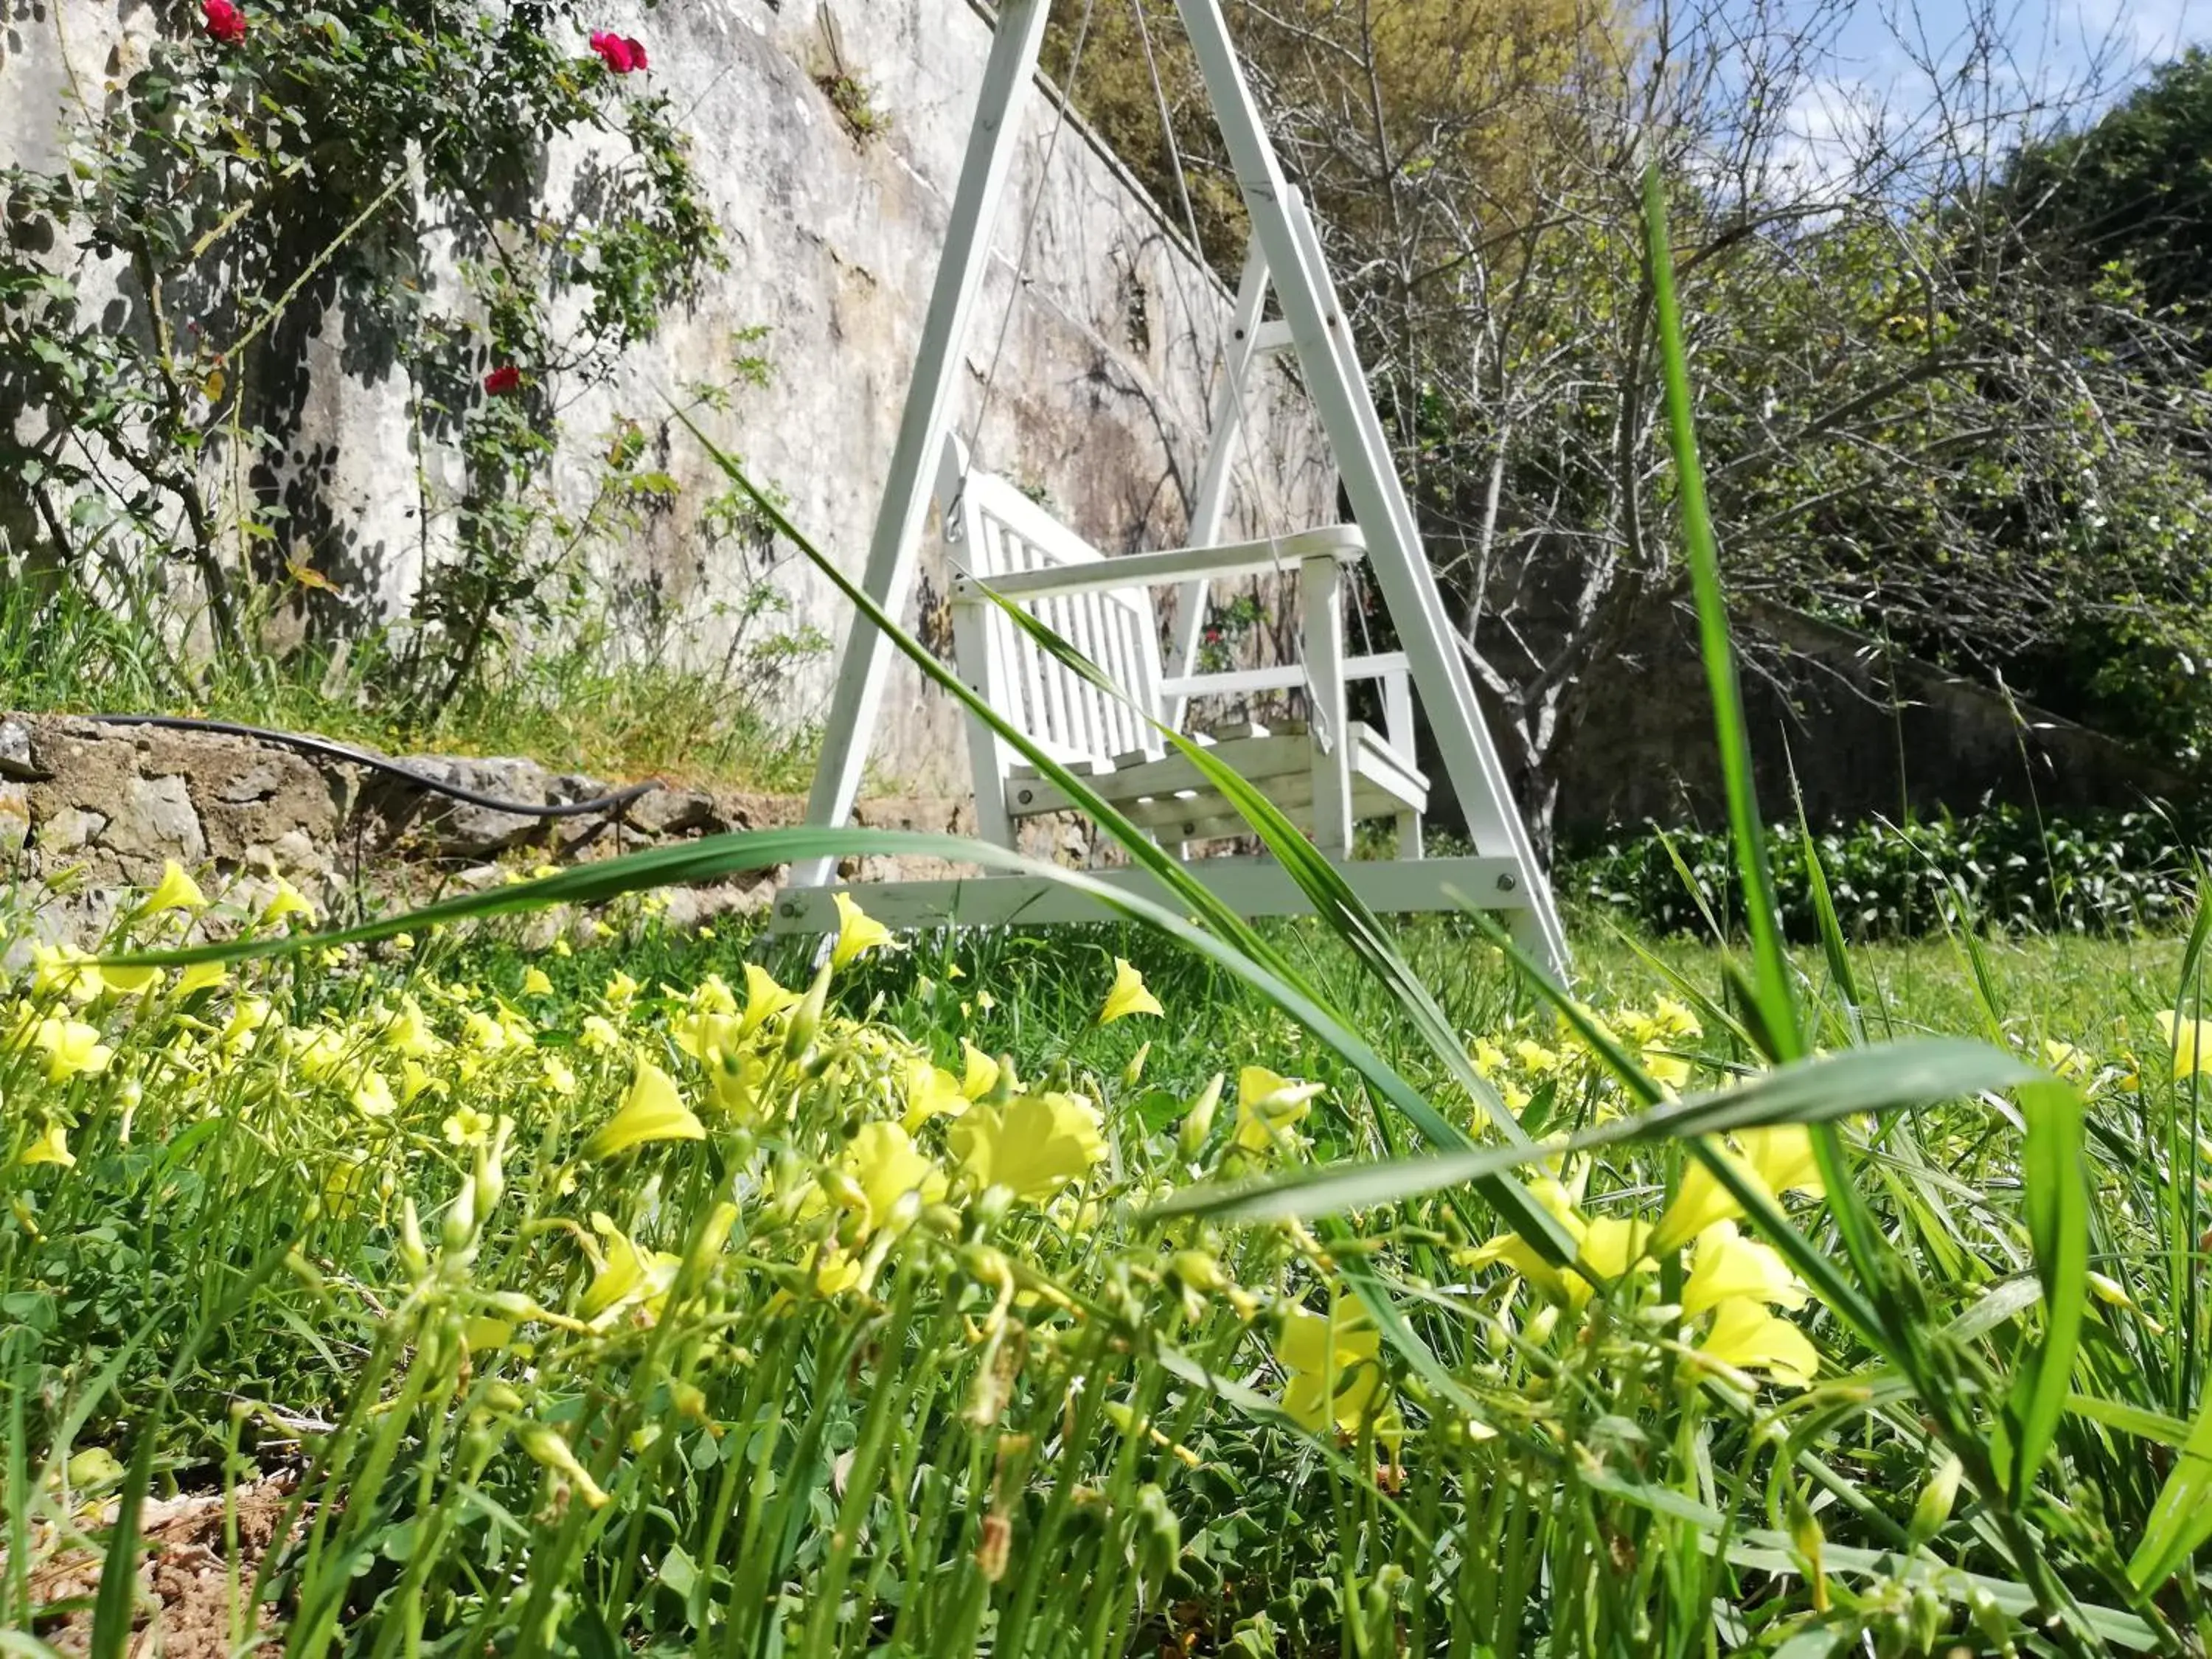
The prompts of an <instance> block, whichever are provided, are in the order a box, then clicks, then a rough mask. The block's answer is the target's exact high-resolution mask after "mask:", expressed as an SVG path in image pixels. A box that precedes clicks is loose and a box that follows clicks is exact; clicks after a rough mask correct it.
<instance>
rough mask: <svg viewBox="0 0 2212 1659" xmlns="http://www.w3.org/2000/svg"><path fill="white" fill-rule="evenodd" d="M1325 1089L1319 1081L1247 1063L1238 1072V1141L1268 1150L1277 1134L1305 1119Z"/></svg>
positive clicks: (1251, 1148) (1249, 1149) (1250, 1148)
mask: <svg viewBox="0 0 2212 1659" xmlns="http://www.w3.org/2000/svg"><path fill="white" fill-rule="evenodd" d="M1321 1093H1322V1085H1320V1084H1318V1083H1303V1082H1300V1081H1299V1080H1298V1079H1296V1078H1287V1077H1282V1076H1279V1074H1277V1073H1273V1072H1271V1071H1269V1070H1268V1069H1267V1067H1266V1066H1246V1067H1244V1069H1243V1070H1242V1071H1240V1072H1239V1073H1237V1145H1238V1146H1242V1147H1243V1149H1244V1150H1245V1151H1246V1152H1266V1151H1267V1148H1268V1147H1269V1146H1273V1144H1274V1141H1275V1137H1276V1136H1277V1135H1279V1134H1280V1133H1284V1132H1285V1131H1287V1130H1288V1129H1290V1128H1291V1127H1292V1126H1294V1125H1296V1124H1297V1123H1298V1122H1300V1121H1303V1120H1304V1117H1305V1115H1306V1114H1307V1113H1308V1112H1310V1111H1311V1110H1312V1109H1313V1103H1314V1097H1316V1096H1317V1095H1319V1094H1321Z"/></svg>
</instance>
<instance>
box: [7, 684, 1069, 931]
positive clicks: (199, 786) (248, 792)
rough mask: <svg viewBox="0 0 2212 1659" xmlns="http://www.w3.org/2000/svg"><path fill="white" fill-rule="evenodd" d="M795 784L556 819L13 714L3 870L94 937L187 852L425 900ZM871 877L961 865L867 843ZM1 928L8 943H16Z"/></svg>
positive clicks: (232, 869)
mask: <svg viewBox="0 0 2212 1659" xmlns="http://www.w3.org/2000/svg"><path fill="white" fill-rule="evenodd" d="M403 764H404V765H406V766H408V767H410V768H411V769H414V770H416V771H418V772H422V773H425V774H428V775H431V776H434V777H437V778H440V779H441V780H443V781H447V782H449V783H453V784H458V785H459V786H461V787H465V788H468V789H471V790H474V791H476V792H477V793H482V794H487V795H491V796H495V797H497V798H499V799H503V800H509V801H513V802H517V803H529V804H533V805H556V804H562V803H573V802H578V801H586V800H592V799H598V798H599V797H600V796H603V795H605V794H607V793H611V786H610V785H607V784H605V783H602V782H600V781H598V780H596V779H592V778H587V777H582V776H580V775H576V774H574V773H556V772H553V771H550V770H549V769H546V768H545V767H544V766H541V765H539V764H538V763H537V762H535V761H531V760H520V759H456V758H452V757H436V756H428V757H422V756H418V757H406V758H405V759H404V761H403ZM804 811H805V802H804V801H803V800H801V799H799V798H797V797H795V796H788V795H763V794H746V793H708V792H705V791H701V790H693V789H681V788H672V787H662V788H656V789H654V790H653V791H651V792H650V793H646V794H643V795H641V796H639V797H638V798H637V799H634V800H631V801H629V802H627V803H625V804H623V805H621V806H619V807H617V808H616V809H614V810H613V811H606V812H592V813H586V814H581V815H578V816H573V817H556V818H543V817H535V816H526V815H523V814H520V813H512V812H501V811H494V810H492V809H490V808H489V807H484V806H478V805H469V804H467V803H465V802H461V801H457V800H454V799H451V798H449V797H447V796H444V795H441V794H439V793H435V792H434V791H431V790H428V789H425V788H423V787H420V786H418V785H416V784H413V783H410V782H408V781H404V780H403V779H399V778H395V777H393V776H392V775H388V774H386V773H384V772H381V771H380V770H377V769H372V768H369V767H366V766H360V765H355V764H350V763H344V762H339V761H334V760H326V759H323V758H320V757H313V758H311V757H308V756H307V755H303V754H301V753H300V752H298V751H296V750H292V749H289V748H283V747H280V746H277V745H276V744H269V743H264V742H261V741H258V740H255V739H252V738H239V737H232V736H228V735H223V734H218V733H212V732H194V731H179V730H173V729H168V728H164V727H158V726H116V725H109V724H106V723H103V722H99V721H94V720H86V719H82V718H78V717H75V716H70V715H24V714H13V715H10V714H0V881H4V882H12V883H13V884H15V885H16V887H17V889H18V892H19V896H20V897H22V898H25V899H27V900H28V906H29V909H30V911H31V914H32V915H33V927H34V930H35V931H36V932H37V933H41V934H43V935H45V936H46V937H49V938H64V939H70V940H71V941H72V942H74V943H77V944H81V945H87V944H89V943H90V942H91V941H92V940H94V939H97V938H98V937H99V935H100V933H101V932H103V931H104V930H105V928H106V926H107V924H108V921H110V919H111V918H112V915H114V911H115V906H116V902H117V899H118V895H119V894H120V893H121V892H122V891H123V890H126V889H130V888H143V887H149V886H150V885H152V884H154V883H155V881H158V880H159V879H160V878H161V868H162V866H163V864H164V863H165V862H166V861H167V860H170V859H174V860H176V861H177V862H178V863H179V865H181V866H184V868H185V870H186V871H188V872H191V873H192V874H193V875H194V876H195V877H197V878H198V879H199V880H200V881H201V884H202V885H203V886H204V887H205V888H206V889H207V890H208V891H209V892H210V895H211V896H212V895H215V894H216V893H219V892H222V891H224V890H229V891H232V892H234V894H236V895H238V896H243V897H251V896H253V895H254V894H255V893H256V892H257V890H273V885H274V883H275V881H276V878H278V877H283V878H285V879H287V880H289V881H290V882H291V883H292V884H294V885H295V886H297V887H299V888H300V889H301V890H302V891H304V892H306V893H307V894H308V895H309V896H311V897H312V898H313V899H314V900H315V901H316V902H317V903H318V904H319V906H320V907H322V908H324V909H325V911H326V912H329V913H332V914H336V915H346V914H349V913H350V912H356V911H358V910H359V909H362V908H369V907H384V908H388V907H389V906H390V905H391V904H393V903H404V902H420V901H422V900H425V899H428V898H430V897H433V896H438V895H439V894H441V893H442V892H452V891H456V890H473V889H477V888H482V887H485V886H489V885H491V884H495V883H497V882H501V881H504V880H506V879H507V875H508V873H509V872H511V871H512V870H513V869H514V868H515V867H516V866H518V865H525V866H537V865H540V864H544V863H553V864H562V865H565V864H571V863H575V862H579V861H581V860H592V859H602V858H607V857H611V856H613V855H614V854H618V853H629V852H635V851H638V850H639V849H640V848H645V847H649V846H656V845H665V844H666V843H669V842H678V841H689V840H696V839H698V838H700V837H702V836H711V835H720V834H723V833H725V832H727V831H731V830H739V829H774V828H778V827H781V826H787V825H791V824H795V823H799V822H800V821H801V819H802V817H803V816H804ZM855 816H856V817H857V819H858V821H859V822H860V823H864V824H866V825H869V826H871V827H872V828H877V829H915V830H928V831H934V832H939V833H947V832H949V833H954V834H962V833H966V832H967V831H968V830H969V829H970V828H971V824H972V818H971V814H970V809H969V805H968V803H967V802H966V801H964V800H957V801H956V800H952V799H941V798H927V797H902V798H896V799H873V800H863V801H862V802H861V803H860V806H859V808H858V810H857V811H856V815H855ZM1039 836H1040V839H1039V841H1038V842H1037V843H1036V845H1035V846H1034V847H1033V848H1032V849H1031V850H1033V851H1036V852H1038V853H1040V854H1048V855H1049V854H1054V853H1063V854H1069V855H1073V854H1076V853H1078V852H1079V851H1081V850H1082V848H1083V845H1084V842H1085V837H1084V836H1083V833H1082V831H1081V829H1080V828H1079V826H1071V825H1066V824H1062V825H1058V826H1050V827H1043V828H1041V829H1040V830H1039ZM865 862H866V867H865V868H852V869H851V871H850V872H851V873H854V874H857V875H859V876H860V877H863V878H868V879H878V878H884V877H887V876H895V875H903V876H908V877H912V878H929V877H933V876H939V875H943V874H945V873H947V872H949V871H950V869H951V866H945V865H942V864H939V863H937V862H935V861H933V860H903V861H901V862H899V863H897V864H893V863H892V861H890V860H880V859H870V860H866V861H865ZM780 875H781V871H780V870H778V869H775V868H767V869H762V870H757V871H751V872H740V873H738V874H735V875H733V876H732V878H730V879H728V880H726V881H725V882H721V883H719V884H715V885H714V886H713V887H710V888H701V889H696V890H690V891H688V892H685V893H682V894H677V895H672V896H671V916H672V917H673V919H675V920H677V921H679V922H691V921H705V920H707V919H708V918H709V917H712V916H714V915H724V914H727V913H731V912H744V913H750V912H752V911H755V910H757V909H759V908H762V907H763V906H765V905H766V903H767V902H768V901H769V897H770V896H771V895H772V894H773V892H774V890H775V884H776V881H777V880H778V878H779V877H780ZM5 942H6V941H5V939H4V938H0V945H4V944H5Z"/></svg>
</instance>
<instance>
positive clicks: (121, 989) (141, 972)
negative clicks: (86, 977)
mask: <svg viewBox="0 0 2212 1659" xmlns="http://www.w3.org/2000/svg"><path fill="white" fill-rule="evenodd" d="M160 978H161V969H159V968H117V967H112V966H110V967H104V968H102V969H100V983H101V984H102V985H104V986H106V987H107V989H109V990H111V991H112V992H113V993H114V994H116V995H117V996H119V997H135V996H137V994H139V993H140V992H142V991H148V990H151V989H152V988H153V987H154V982H155V981H156V980H158V979H160Z"/></svg>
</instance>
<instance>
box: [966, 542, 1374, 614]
mask: <svg viewBox="0 0 2212 1659" xmlns="http://www.w3.org/2000/svg"><path fill="white" fill-rule="evenodd" d="M1366 556H1367V543H1366V539H1365V538H1364V537H1363V536H1362V535H1361V534H1360V533H1359V526H1357V525H1348V524H1341V525H1330V526H1326V527H1325V528H1322V529H1320V530H1302V531H1299V532H1297V534H1295V535H1291V536H1282V537H1279V538H1276V539H1275V540H1273V541H1271V542H1230V543H1226V544H1223V545H1221V546H1218V547H1177V548H1170V549H1169V550H1167V551H1165V552H1164V553H1128V554H1124V555H1122V556H1120V557H1118V558H1105V559H1098V560H1096V561H1091V562H1085V563H1082V564H1062V565H1054V566H1053V567H1051V568H1049V569H1045V570H1016V571H1009V572H1007V573H1006V574H1005V575H1003V576H994V577H991V578H989V579H987V580H984V579H981V578H977V577H974V576H961V577H958V578H957V579H956V580H954V582H953V584H952V598H953V599H954V600H955V602H959V601H963V600H964V601H967V602H969V603H971V604H972V603H977V602H981V601H983V600H985V599H987V593H986V592H985V590H986V589H987V590H989V592H991V593H996V594H997V595H998V596H999V597H1000V598H1001V599H1060V598H1064V597H1066V595H1068V594H1071V593H1103V592H1112V591H1114V590H1115V589H1116V588H1125V587H1159V586H1167V585H1169V584H1171V583H1175V582H1186V581H1195V580H1202V579H1206V578H1211V577H1220V576H1249V575H1254V574H1258V573H1260V572H1262V571H1269V570H1295V569H1296V568H1297V567H1298V566H1299V565H1300V564H1302V563H1303V562H1305V561H1306V560H1308V559H1316V558H1334V559H1335V560H1336V561H1337V562H1338V563H1340V564H1347V565H1348V564H1357V563H1358V562H1359V561H1360V560H1362V559H1364V558H1365V557H1366Z"/></svg>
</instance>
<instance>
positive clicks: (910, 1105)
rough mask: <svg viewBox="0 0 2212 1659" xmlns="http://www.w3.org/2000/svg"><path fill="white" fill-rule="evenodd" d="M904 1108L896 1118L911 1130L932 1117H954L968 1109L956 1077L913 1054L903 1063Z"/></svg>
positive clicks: (909, 1131) (965, 1096)
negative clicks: (913, 1057)
mask: <svg viewBox="0 0 2212 1659" xmlns="http://www.w3.org/2000/svg"><path fill="white" fill-rule="evenodd" d="M902 1081H903V1083H904V1085H905V1096H906V1110H905V1112H904V1113H903V1115H901V1117H900V1119H899V1123H900V1126H901V1127H903V1128H904V1129H906V1130H907V1131H908V1133H912V1132H913V1131H915V1130H916V1129H918V1128H920V1127H921V1126H922V1125H923V1124H925V1123H927V1122H928V1121H929V1120H930V1119H932V1118H933V1117H957V1116H959V1115H961V1113H963V1112H964V1111H966V1110H967V1109H968V1097H967V1095H966V1093H965V1092H964V1091H963V1090H962V1089H961V1087H960V1079H958V1078H957V1077H955V1076H953V1075H952V1073H950V1072H948V1071H946V1070H945V1068H944V1067H943V1066H935V1065H932V1064H931V1063H930V1062H929V1061H928V1060H923V1059H921V1058H920V1057H919V1056H917V1057H916V1058H915V1059H913V1060H908V1061H907V1064H906V1074H905V1077H904V1078H903V1079H902Z"/></svg>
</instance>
